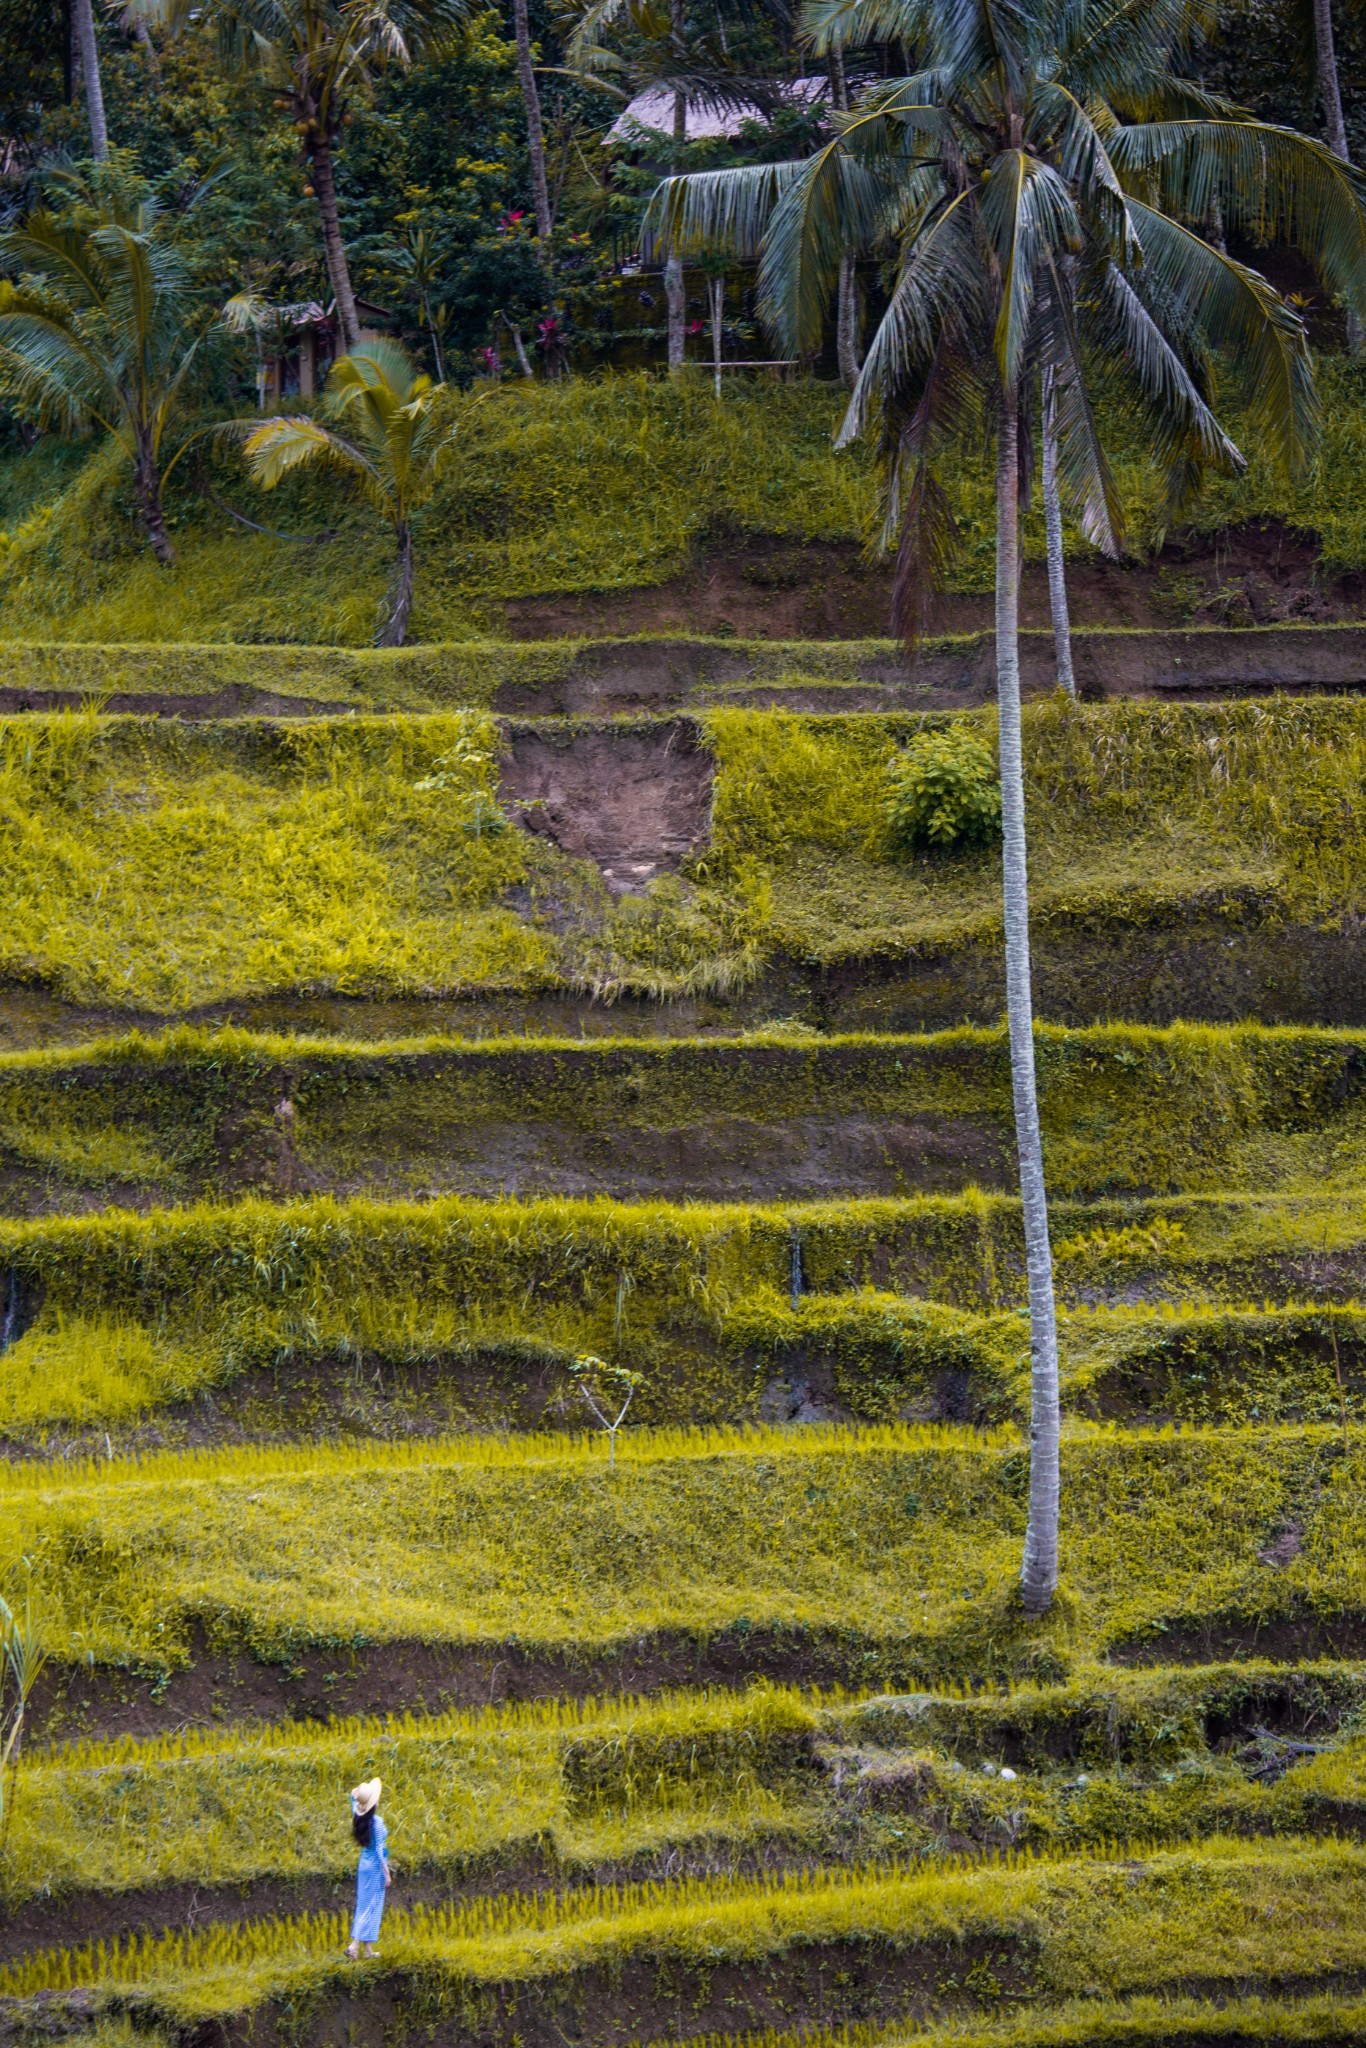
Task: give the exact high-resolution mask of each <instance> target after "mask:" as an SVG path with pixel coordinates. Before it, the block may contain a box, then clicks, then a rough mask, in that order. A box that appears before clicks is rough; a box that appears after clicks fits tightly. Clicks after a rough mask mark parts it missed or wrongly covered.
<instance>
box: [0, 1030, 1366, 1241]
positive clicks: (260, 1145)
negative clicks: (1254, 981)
mask: <svg viewBox="0 0 1366 2048" xmlns="http://www.w3.org/2000/svg"><path fill="white" fill-rule="evenodd" d="M1036 1060H1037V1064H1038V1070H1039V1084H1040V1091H1041V1105H1042V1115H1043V1121H1044V1138H1045V1148H1046V1156H1047V1165H1048V1176H1049V1185H1050V1187H1051V1188H1052V1190H1053V1191H1054V1193H1055V1194H1057V1195H1059V1196H1071V1195H1092V1194H1103V1193H1109V1192H1113V1193H1116V1194H1118V1193H1124V1192H1148V1191H1151V1190H1155V1189H1156V1190H1161V1191H1164V1192H1167V1191H1170V1192H1172V1193H1196V1192H1201V1191H1206V1190H1212V1189H1225V1190H1234V1189H1243V1190H1247V1191H1248V1192H1254V1191H1265V1192H1270V1191H1273V1190H1275V1191H1283V1192H1287V1193H1289V1192H1292V1191H1294V1192H1323V1193H1328V1192H1331V1191H1334V1190H1343V1191H1346V1190H1348V1189H1351V1188H1354V1187H1356V1186H1359V1185H1360V1184H1361V1182H1362V1180H1363V1178H1364V1177H1366V1127H1363V1120H1362V1119H1363V1109H1362V1094H1363V1082H1364V1080H1366V1034H1363V1033H1358V1032H1352V1031H1345V1030H1338V1031H1319V1032H1314V1031H1296V1030H1288V1029H1280V1030H1265V1029H1261V1028H1259V1027H1256V1026H1251V1025H1247V1026H1239V1027H1233V1028H1218V1027H1200V1026H1189V1025H1177V1026H1173V1027H1171V1028H1170V1029H1167V1030H1154V1029H1150V1028H1143V1027H1137V1026H1125V1025H1111V1026H1105V1027H1097V1028H1095V1029H1092V1030H1088V1031H1066V1030H1061V1029H1058V1028H1055V1027H1046V1026H1045V1027H1041V1028H1040V1030H1039V1031H1038V1033H1037V1036H1036ZM282 1101H288V1103H289V1104H290V1107H291V1111H292V1114H288V1113H286V1114H285V1115H284V1116H283V1120H282V1114H281V1112H280V1104H281V1102H282ZM1010 1115H1011V1106H1010V1076H1009V1063H1008V1059H1007V1048H1006V1043H1005V1036H1004V1033H1003V1031H1001V1030H1000V1029H995V1030H989V1029H981V1028H975V1029H974V1028H965V1029H961V1030H958V1031H949V1032H941V1033H938V1034H934V1035H931V1036H924V1037H914V1036H909V1035H905V1034H887V1035H882V1036H874V1035H871V1034H860V1035H839V1034H829V1035H824V1034H820V1035H818V1034H816V1033H812V1032H802V1031H800V1030H797V1029H795V1028H793V1027H791V1026H788V1027H784V1028H780V1029H776V1030H768V1031H764V1030H757V1031H754V1032H751V1033H749V1034H747V1035H746V1036H744V1037H742V1038H738V1039H725V1038H720V1037H717V1038H711V1039H687V1038H675V1039H667V1040H657V1041H648V1040H647V1041H644V1042H642V1041H638V1040H630V1039H615V1040H614V1039H611V1038H602V1039H598V1040H595V1041H592V1042H587V1043H586V1042H584V1041H582V1040H565V1039H558V1040H557V1039H545V1040H538V1039H509V1040H504V1041H502V1042H496V1043H482V1044H477V1043H471V1042H465V1043H461V1042H459V1041H455V1042H452V1041H451V1040H450V1039H444V1038H438V1037H428V1038H425V1039H417V1040H408V1041H404V1040H392V1041H389V1042H388V1043H385V1044H382V1045H366V1046H362V1045H356V1044H351V1045H347V1044H345V1043H339V1042H337V1041H335V1040H328V1039H319V1038H310V1037H307V1036H304V1035H302V1034H300V1035H297V1036H286V1035H284V1034H274V1035H272V1034H268V1033H253V1032H248V1031H239V1030H233V1029H218V1030H212V1029H210V1030H205V1029H200V1028H195V1027H182V1028H180V1029H178V1030H172V1031H169V1032H167V1033H164V1034H161V1035H158V1036H151V1037H148V1036H143V1035H142V1034H139V1033H132V1034H130V1035H127V1036H123V1037H117V1038H110V1039H103V1040H96V1041H94V1042H92V1043H91V1044H89V1045H87V1046H85V1047H83V1048H81V1049H79V1050H74V1049H70V1050H67V1049H62V1050H41V1051H32V1052H27V1053H18V1054H0V1208H7V1209H9V1210H10V1211H11V1212H18V1213H23V1212H24V1211H25V1210H26V1209H43V1210H61V1209H68V1208H73V1207H81V1206H94V1205H96V1204H97V1203H98V1202H99V1201H100V1199H101V1198H102V1199H103V1200H105V1201H108V1202H111V1203H116V1204H119V1205H123V1206H131V1207H144V1206H146V1205H147V1204H149V1203H150V1202H154V1201H159V1202H162V1203H164V1202H167V1201H185V1200H187V1199H194V1198H196V1197H198V1198H205V1197H220V1198H221V1197H224V1196H231V1195H234V1194H242V1193H246V1192H248V1191H252V1192H257V1193H260V1194H264V1195H272V1194H276V1195H282V1196H283V1195H288V1194H291V1193H300V1192H303V1191H304V1190H306V1189H307V1190H311V1191H316V1192H321V1191H323V1190H326V1191H328V1192H334V1193H342V1194H346V1193H359V1192H362V1191H365V1192H373V1193H375V1194H384V1195H402V1194H407V1193H413V1192H419V1191H421V1192H424V1193H435V1192H438V1191H441V1190H443V1189H448V1190H450V1191H451V1192H465V1193H494V1192H503V1191H506V1192H517V1193H524V1192H526V1193H529V1192H566V1193H567V1192H580V1191H584V1192H586V1191H590V1190H592V1189H594V1187H595V1186H596V1187H597V1188H599V1189H600V1190H601V1191H602V1192H612V1191H613V1190H614V1188H615V1187H617V1186H620V1187H621V1188H622V1190H623V1191H629V1192H642V1193H647V1192H670V1191H674V1192H680V1193H681V1192H687V1193H692V1192H694V1191H696V1189H697V1188H698V1187H699V1186H700V1187H701V1188H702V1189H706V1187H707V1184H708V1181H709V1180H710V1182H711V1185H712V1187H713V1188H714V1189H715V1191H716V1192H722V1191H723V1190H726V1189H731V1190H733V1189H734V1188H735V1186H736V1182H737V1180H738V1179H739V1177H740V1176H741V1175H742V1174H744V1173H746V1171H747V1172H748V1177H749V1179H750V1181H751V1182H752V1184H753V1185H755V1186H756V1187H762V1188H764V1189H765V1190H766V1191H767V1192H768V1193H769V1194H770V1195H776V1194H778V1193H780V1192H782V1191H783V1188H782V1183H783V1177H784V1174H785V1173H786V1174H787V1175H788V1176H789V1187H790V1188H796V1187H800V1185H801V1184H802V1180H803V1179H804V1178H809V1179H810V1180H813V1181H815V1182H816V1184H817V1186H819V1185H820V1183H821V1181H822V1180H824V1182H825V1184H826V1187H827V1188H828V1189H829V1191H831V1192H844V1191H845V1190H846V1189H847V1191H848V1192H849V1193H851V1194H852V1193H858V1192H871V1191H872V1189H873V1188H876V1187H878V1185H879V1174H880V1178H881V1188H882V1189H883V1190H885V1191H888V1192H890V1191H899V1192H900V1191H904V1192H906V1193H910V1192H914V1191H922V1190H936V1191H937V1190H939V1189H943V1190H945V1191H951V1190H953V1189H954V1188H955V1187H958V1188H962V1187H965V1186H968V1185H974V1184H975V1185H986V1186H989V1187H997V1188H1006V1187H1008V1186H1009V1185H1010V1184H1011V1181H1012V1179H1013V1166H1012V1163H1011V1142H1012V1141H1011V1125H1010ZM804 1133H806V1134H809V1136H807V1137H806V1138H805V1139H804V1138H803V1134H804ZM651 1140H654V1141H656V1145H655V1150H654V1151H653V1152H651V1150H650V1144H651ZM670 1141H671V1142H670ZM803 1143H806V1145H807V1146H808V1149H809V1150H810V1151H811V1152H812V1154H813V1155H814V1154H815V1152H816V1148H817V1147H820V1148H821V1151H822V1153H823V1154H825V1155H828V1163H827V1164H825V1165H821V1164H820V1163H819V1161H818V1160H817V1158H816V1157H814V1156H813V1157H812V1160H811V1163H810V1164H809V1165H808V1164H806V1163H805V1159H804V1155H803V1153H802V1149H801V1148H802V1145H803ZM878 1144H880V1145H881V1148H882V1152H883V1155H884V1158H883V1162H882V1164H881V1167H880V1166H879V1161H878V1157H877V1152H876V1149H875V1147H876V1145H878ZM690 1145H691V1146H692V1147H693V1148H694V1153H695V1156H693V1154H691V1153H690V1152H689V1149H688V1148H689V1146H690ZM784 1146H786V1147H787V1154H788V1156H785V1154H784V1149H783V1148H784ZM613 1147H615V1148H616V1149H615V1151H613V1149H612V1148H613ZM595 1154H596V1163H595V1158H594V1155H595ZM633 1176H634V1179H633ZM636 1180H638V1182H639V1186H637V1185H636V1184H635V1182H636ZM509 1181H511V1185H510V1186H509Z"/></svg>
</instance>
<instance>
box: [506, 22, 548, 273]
mask: <svg viewBox="0 0 1366 2048" xmlns="http://www.w3.org/2000/svg"><path fill="white" fill-rule="evenodd" d="M512 33H513V37H514V39H515V41H516V45H517V83H518V85H519V86H520V87H521V89H522V106H523V108H524V110H525V113H526V146H527V158H528V160H529V162H530V166H531V210H532V212H533V214H534V215H535V218H536V234H537V237H538V239H539V240H540V241H542V242H547V241H549V239H550V232H551V229H552V228H553V227H554V225H555V222H554V218H553V216H552V214H551V211H550V180H549V179H548V178H547V176H546V170H545V124H544V122H543V121H542V119H541V90H540V87H539V86H538V85H537V83H536V63H535V59H534V58H533V57H532V54H531V22H530V19H529V16H528V12H527V0H512Z"/></svg>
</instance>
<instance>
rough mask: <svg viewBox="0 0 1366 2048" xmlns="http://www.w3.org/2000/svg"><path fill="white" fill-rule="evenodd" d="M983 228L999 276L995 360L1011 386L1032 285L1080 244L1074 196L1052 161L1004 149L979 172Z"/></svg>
mask: <svg viewBox="0 0 1366 2048" xmlns="http://www.w3.org/2000/svg"><path fill="white" fill-rule="evenodd" d="M980 212H981V221H982V227H983V231H984V233H985V235H986V238H987V241H988V243H989V245H990V247H991V250H992V253H993V255H994V257H995V260H996V263H997V266H998V268H999V271H1000V276H1001V305H1000V311H999V313H998V315H997V320H996V336H995V347H996V362H997V367H998V369H999V370H1000V373H1001V379H1002V382H1003V383H1005V384H1007V385H1010V386H1015V385H1017V384H1018V383H1019V380H1020V373H1021V371H1022V369H1023V367H1024V359H1025V350H1026V348H1027V347H1028V343H1029V325H1030V310H1031V307H1032V304H1033V300H1034V292H1035V285H1036V281H1037V278H1038V275H1039V273H1040V271H1041V269H1042V268H1043V267H1044V266H1046V265H1049V264H1051V265H1053V266H1054V267H1057V266H1060V265H1061V264H1062V262H1063V261H1064V260H1065V258H1066V257H1067V256H1069V255H1073V254H1075V253H1076V251H1077V250H1079V249H1080V247H1081V244H1082V231H1081V222H1080V220H1079V219H1078V217H1077V210H1076V207H1075V206H1074V205H1073V203H1072V195H1071V193H1070V192H1069V191H1068V189H1067V187H1066V185H1065V184H1064V183H1063V181H1062V179H1061V178H1060V177H1059V175H1058V173H1057V172H1056V171H1055V170H1054V169H1053V167H1052V165H1051V164H1046V163H1043V162H1041V161H1040V159H1039V158H1038V157H1034V156H1031V155H1030V154H1029V153H1028V151H1026V150H1023V149H1012V150H1007V151H1005V152H1004V153H1003V154H1002V155H1001V156H998V157H997V158H996V159H995V161H994V162H993V163H991V164H990V165H989V166H988V168H987V170H986V172H984V174H983V195H982V202H981V209H980Z"/></svg>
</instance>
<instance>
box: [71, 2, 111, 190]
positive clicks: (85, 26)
mask: <svg viewBox="0 0 1366 2048" xmlns="http://www.w3.org/2000/svg"><path fill="white" fill-rule="evenodd" d="M71 10H72V12H71V25H72V28H73V29H74V30H75V36H76V43H77V47H78V48H79V50H80V53H81V80H82V83H83V84H84V86H85V112H86V119H87V120H88V121H89V123H90V154H91V156H92V157H93V158H94V159H95V161H96V163H102V162H103V161H104V159H105V157H107V156H108V154H109V128H108V124H107V122H106V120H105V114H104V83H103V80H102V79H101V77H100V46H99V44H98V42H97V41H96V40H95V9H94V6H93V4H92V0H71Z"/></svg>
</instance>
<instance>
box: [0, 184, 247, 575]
mask: <svg viewBox="0 0 1366 2048" xmlns="http://www.w3.org/2000/svg"><path fill="white" fill-rule="evenodd" d="M47 186H48V190H49V192H50V193H51V194H52V195H53V196H58V195H60V196H61V197H62V198H63V199H64V201H65V204H64V206H63V207H62V209H61V211H60V212H53V211H51V210H50V209H49V208H47V207H40V208H38V209H37V210H36V211H35V212H33V213H30V214H29V216H28V218H27V219H26V220H25V221H24V222H23V224H22V225H21V226H20V227H18V228H13V229H10V230H8V231H7V232H5V233H0V265H3V266H4V267H5V268H6V269H8V270H11V271H15V272H17V273H18V278H19V281H18V282H17V283H14V282H4V283H0V364H3V367H4V369H5V372H6V381H7V383H8V385H9V386H10V388H11V390H12V391H13V393H14V395H15V396H16V397H17V398H18V399H19V400H20V402H21V403H22V404H25V405H27V406H28V407H29V408H30V409H31V410H33V411H34V412H36V413H37V414H38V415H39V417H41V418H43V419H48V420H53V421H56V422H57V423H59V424H60V425H61V426H63V427H64V428H66V429H67V430H68V431H75V430H77V429H81V428H85V427H89V426H99V427H104V428H105V429H106V430H107V431H108V432H109V433H110V434H111V435H112V436H113V438H114V440H115V441H116V442H117V443H118V444H119V446H120V447H121V448H123V450H124V451H125V453H126V454H127V456H128V459H129V461H130V462H131V464H132V466H133V479H134V484H135V486H136V490H137V497H138V505H139V508H140V510H141V513H142V521H143V525H144V526H145V527H146V529H147V537H148V539H149V540H150V541H151V543H152V548H153V551H154V553H155V554H156V558H157V560H158V561H159V562H160V563H161V564H162V565H163V566H164V567H169V565H170V564H171V562H172V561H174V559H175V551H174V549H173V548H172V546H171V539H170V535H169V534H168V532H167V530H166V518H165V513H164V511H163V509H162V490H163V487H164V485H165V481H166V478H167V476H168V475H169V474H170V472H171V471H172V470H173V469H174V467H175V465H176V463H177V462H178V461H179V460H180V457H181V456H182V455H183V454H184V452H185V450H186V449H187V448H188V447H189V446H190V444H191V441H192V440H194V439H195V438H196V436H195V435H189V436H186V437H184V438H181V439H180V440H179V442H178V445H177V446H176V448H175V452H174V453H173V454H171V456H170V459H169V461H168V460H167V459H166V456H167V450H168V447H169V445H170V443H171V441H172V440H173V439H175V437H176V434H177V430H178V428H179V426H180V423H181V420H182V417H183V414H184V412H185V407H186V401H187V399H188V398H189V396H190V395H191V392H192V389H193V385H194V380H195V375H196V372H197V371H198V369H199V367H200V364H201V361H202V357H203V352H204V348H205V344H206V342H208V341H210V340H212V339H213V338H214V337H215V336H218V335H221V334H223V333H225V332H233V331H239V330H240V329H241V328H242V327H244V326H245V325H246V324H247V323H248V322H249V321H250V319H251V318H252V317H253V312H254V307H253V304H252V302H251V301H250V300H249V299H247V298H245V297H238V298H233V299H230V300H229V301H228V302H227V304H226V305H224V306H221V307H219V308H217V309H211V310H209V311H207V312H206V311H204V310H202V309H201V308H200V307H198V306H197V304H196V302H195V299H194V297H193V295H192V293H191V289H190V283H189V278H188V275H187V272H186V269H185V264H184V262H183V260H182V256H181V252H180V248H179V246H178V242H179V239H180V237H181V235H182V233H183V231H184V228H185V225H186V221H187V219H188V217H189V215H190V213H191V212H192V210H193V205H194V202H195V200H196V199H197V198H198V197H199V196H200V195H201V194H202V193H203V191H205V190H206V189H207V187H205V186H201V187H200V188H199V189H198V191H197V192H196V193H194V194H192V195H191V197H190V200H189V202H188V203H187V205H186V206H185V207H183V208H182V209H180V210H179V211H178V212H177V213H174V214H169V213H166V212H163V211H162V209H161V208H160V207H159V206H158V203H157V201H156V199H155V198H154V197H153V196H152V195H151V193H150V192H149V191H148V189H147V188H146V186H145V185H142V184H141V183H140V181H139V180H137V179H135V178H133V177H131V176H130V175H129V174H128V172H127V171H126V169H125V167H124V166H122V165H121V164H118V163H114V162H111V163H109V164H106V165H103V166H99V167H97V168H96V169H95V170H94V171H93V172H92V173H90V174H89V176H88V177H86V178H81V177H80V176H78V175H76V174H74V173H57V172H54V173H50V174H49V177H48V180H47Z"/></svg>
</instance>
